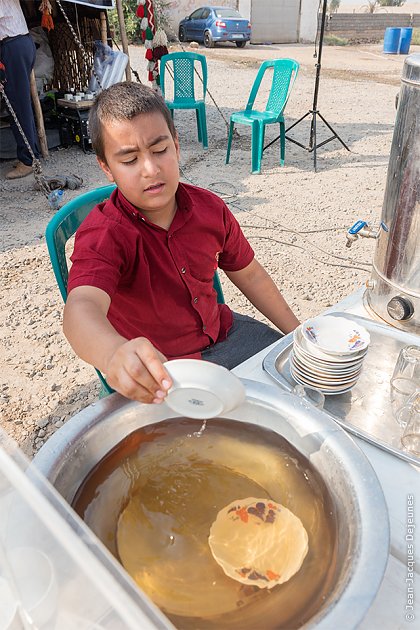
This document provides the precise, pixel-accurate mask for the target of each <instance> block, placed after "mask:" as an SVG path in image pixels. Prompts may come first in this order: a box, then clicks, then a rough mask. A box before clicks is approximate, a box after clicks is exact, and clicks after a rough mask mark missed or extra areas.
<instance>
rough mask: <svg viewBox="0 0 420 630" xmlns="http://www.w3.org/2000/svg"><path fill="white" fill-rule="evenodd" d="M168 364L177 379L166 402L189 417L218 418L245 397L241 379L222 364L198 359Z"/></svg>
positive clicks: (241, 401)
mask: <svg viewBox="0 0 420 630" xmlns="http://www.w3.org/2000/svg"><path fill="white" fill-rule="evenodd" d="M164 365H165V368H166V370H167V371H168V373H169V374H170V376H171V378H172V380H173V386H172V387H171V389H170V390H169V392H168V395H167V396H166V398H165V402H166V404H167V405H168V407H170V408H171V409H172V410H173V411H176V412H177V413H179V414H181V415H183V416H186V417H187V418H196V419H198V420H207V419H209V418H214V417H216V416H220V415H221V414H223V413H227V412H228V411H231V410H232V409H234V408H235V407H237V406H238V405H240V404H241V403H243V402H244V400H245V387H244V386H243V384H242V383H241V381H240V380H239V379H238V378H237V377H236V376H235V375H234V374H232V372H230V371H229V370H227V369H226V368H224V367H222V366H220V365H216V364H215V363H210V362H208V361H201V360H197V359H175V360H174V361H167V362H166V363H165V364H164Z"/></svg>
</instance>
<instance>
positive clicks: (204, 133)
mask: <svg viewBox="0 0 420 630" xmlns="http://www.w3.org/2000/svg"><path fill="white" fill-rule="evenodd" d="M198 117H199V118H200V122H201V141H202V143H203V148H204V149H207V148H208V146H209V145H208V138H207V119H206V106H205V105H203V106H202V107H200V109H199V112H198Z"/></svg>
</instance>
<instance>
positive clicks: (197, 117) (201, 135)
mask: <svg viewBox="0 0 420 630" xmlns="http://www.w3.org/2000/svg"><path fill="white" fill-rule="evenodd" d="M195 119H196V121H197V136H198V142H202V141H203V132H202V129H201V116H200V111H199V110H198V109H196V110H195Z"/></svg>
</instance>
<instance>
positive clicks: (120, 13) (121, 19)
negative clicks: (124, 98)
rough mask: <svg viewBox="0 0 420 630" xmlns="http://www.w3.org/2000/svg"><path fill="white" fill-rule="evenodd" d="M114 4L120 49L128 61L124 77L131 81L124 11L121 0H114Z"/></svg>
mask: <svg viewBox="0 0 420 630" xmlns="http://www.w3.org/2000/svg"><path fill="white" fill-rule="evenodd" d="M115 4H116V5H117V13H118V23H119V25H120V35H121V44H122V49H123V51H124V52H125V54H126V55H127V56H128V63H127V66H126V68H125V78H126V80H127V81H131V68H130V56H129V54H128V39H127V31H126V30H125V22H124V11H123V7H122V1H121V0H116V1H115Z"/></svg>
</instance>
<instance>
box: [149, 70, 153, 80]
mask: <svg viewBox="0 0 420 630" xmlns="http://www.w3.org/2000/svg"><path fill="white" fill-rule="evenodd" d="M149 81H153V72H151V71H150V70H149Z"/></svg>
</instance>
